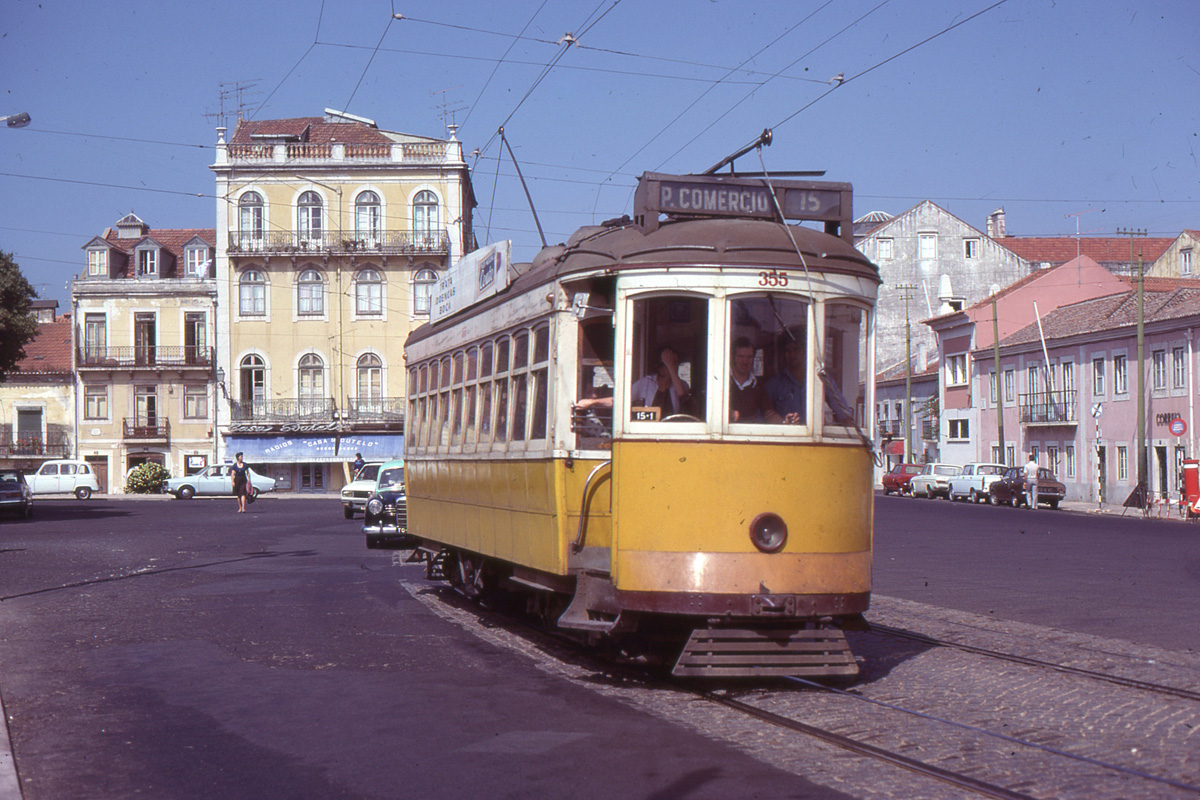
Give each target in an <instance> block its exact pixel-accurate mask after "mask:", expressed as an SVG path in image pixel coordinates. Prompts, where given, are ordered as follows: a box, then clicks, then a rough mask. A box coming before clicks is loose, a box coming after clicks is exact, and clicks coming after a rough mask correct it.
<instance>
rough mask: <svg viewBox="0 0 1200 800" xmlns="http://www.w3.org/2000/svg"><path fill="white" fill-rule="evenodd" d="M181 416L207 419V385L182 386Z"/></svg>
mask: <svg viewBox="0 0 1200 800" xmlns="http://www.w3.org/2000/svg"><path fill="white" fill-rule="evenodd" d="M183 418H184V419H208V387H207V386H185V387H183Z"/></svg>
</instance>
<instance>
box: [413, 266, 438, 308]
mask: <svg viewBox="0 0 1200 800" xmlns="http://www.w3.org/2000/svg"><path fill="white" fill-rule="evenodd" d="M435 283H437V273H436V272H434V271H433V270H432V269H429V268H428V267H426V268H423V269H419V270H417V272H416V274H415V275H413V313H414V314H428V313H429V302H430V298H431V297H433V285H434V284H435Z"/></svg>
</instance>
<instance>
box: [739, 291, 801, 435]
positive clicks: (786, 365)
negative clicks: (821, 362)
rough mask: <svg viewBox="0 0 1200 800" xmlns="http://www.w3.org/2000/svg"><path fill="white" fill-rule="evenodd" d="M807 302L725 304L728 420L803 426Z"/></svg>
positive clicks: (764, 299)
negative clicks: (727, 329) (727, 338)
mask: <svg viewBox="0 0 1200 800" xmlns="http://www.w3.org/2000/svg"><path fill="white" fill-rule="evenodd" d="M808 310H809V303H808V302H807V301H806V300H802V299H799V298H796V297H794V296H790V295H754V296H749V297H739V298H735V299H733V300H731V301H730V310H729V320H730V323H729V354H730V374H729V376H728V381H727V387H728V388H727V396H726V405H727V409H728V418H729V421H730V422H741V423H746V422H750V423H755V422H760V423H761V422H766V423H779V422H784V423H788V424H792V425H805V424H807V422H808V388H807V387H808V375H809V364H808Z"/></svg>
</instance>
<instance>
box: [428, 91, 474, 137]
mask: <svg viewBox="0 0 1200 800" xmlns="http://www.w3.org/2000/svg"><path fill="white" fill-rule="evenodd" d="M461 88H462V84H461V83H460V84H458V85H456V86H449V87H447V88H445V89H434V90H433V91H432V92H430V93H429V96H430V97H433V96H434V95H438V94H440V95H441V96H442V99H441V102H439V103H435V104H434V106H433V107H434V108H437V109H441V110H440V111H439V112H438V116H440V117H441V118H442V125H443V126H444V127H445V128H446V129H447V130H450V131H451V133H452V134H453V132H454V131H457V130H458V125H457V124H456V123H455V119H454V115H455V114H457V113H458V112H459V111H463V110H465V109H466V106H463V105H458V106H451V105H450V101H449V100H448V99H446V93H447V92H451V91H454V90H455V89H461Z"/></svg>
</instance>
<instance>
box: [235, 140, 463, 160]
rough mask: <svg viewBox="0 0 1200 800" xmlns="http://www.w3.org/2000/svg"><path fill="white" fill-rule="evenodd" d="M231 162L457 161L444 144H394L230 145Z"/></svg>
mask: <svg viewBox="0 0 1200 800" xmlns="http://www.w3.org/2000/svg"><path fill="white" fill-rule="evenodd" d="M226 152H227V153H228V155H229V158H230V160H232V161H276V162H280V163H282V162H285V161H295V160H306V161H371V162H385V163H389V164H443V163H446V159H447V158H458V157H459V156H458V154H457V153H458V151H457V148H455V149H453V150H451V149H450V148H449V147H447V142H397V143H394V144H388V143H378V144H348V143H341V142H337V143H325V144H307V143H302V142H287V143H282V144H263V143H257V142H255V143H251V144H231V145H229V146H228V148H227V151H226Z"/></svg>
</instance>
